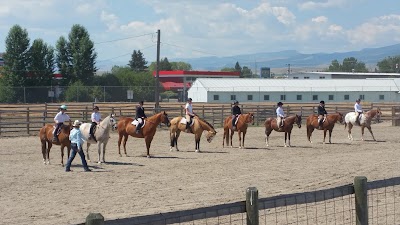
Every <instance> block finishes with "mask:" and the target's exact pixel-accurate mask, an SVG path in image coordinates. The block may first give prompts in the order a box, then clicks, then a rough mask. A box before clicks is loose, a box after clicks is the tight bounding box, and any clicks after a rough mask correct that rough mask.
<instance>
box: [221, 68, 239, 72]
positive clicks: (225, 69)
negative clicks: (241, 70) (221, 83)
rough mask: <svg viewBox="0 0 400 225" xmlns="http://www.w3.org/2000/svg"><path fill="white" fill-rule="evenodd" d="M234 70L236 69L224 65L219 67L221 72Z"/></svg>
mask: <svg viewBox="0 0 400 225" xmlns="http://www.w3.org/2000/svg"><path fill="white" fill-rule="evenodd" d="M234 71H236V69H235V68H232V67H224V68H222V69H221V72H234Z"/></svg>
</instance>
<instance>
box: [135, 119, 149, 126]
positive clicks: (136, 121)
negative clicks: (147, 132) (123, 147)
mask: <svg viewBox="0 0 400 225" xmlns="http://www.w3.org/2000/svg"><path fill="white" fill-rule="evenodd" d="M138 124H139V121H138V120H136V119H135V120H133V121H132V125H135V126H137V125H138ZM144 125H146V120H144V122H143V125H142V127H144ZM142 127H140V128H142Z"/></svg>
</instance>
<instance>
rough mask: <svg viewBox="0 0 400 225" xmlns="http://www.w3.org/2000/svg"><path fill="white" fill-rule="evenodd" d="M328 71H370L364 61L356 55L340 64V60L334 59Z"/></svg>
mask: <svg viewBox="0 0 400 225" xmlns="http://www.w3.org/2000/svg"><path fill="white" fill-rule="evenodd" d="M328 71H330V72H368V69H367V67H366V66H365V63H364V62H358V60H357V59H356V58H354V57H349V58H345V59H343V63H342V64H340V63H339V62H338V60H336V59H335V60H333V61H332V62H331V65H329V68H328Z"/></svg>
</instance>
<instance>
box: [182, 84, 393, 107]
mask: <svg viewBox="0 0 400 225" xmlns="http://www.w3.org/2000/svg"><path fill="white" fill-rule="evenodd" d="M399 87H400V79H399V78H395V79H334V80H330V79H318V80H312V79H305V80H304V79H303V80H300V79H299V80H293V79H244V78H199V79H197V80H196V81H195V82H194V83H193V84H192V87H191V88H190V89H189V90H188V97H190V98H192V99H193V101H194V102H209V103H228V102H232V101H233V100H238V101H239V102H264V101H271V102H278V101H285V102H319V101H321V100H324V101H328V102H354V101H355V100H356V99H357V98H360V99H362V100H364V101H367V102H397V101H400V93H399V91H400V89H399Z"/></svg>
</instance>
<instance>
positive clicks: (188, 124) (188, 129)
mask: <svg viewBox="0 0 400 225" xmlns="http://www.w3.org/2000/svg"><path fill="white" fill-rule="evenodd" d="M186 132H188V133H190V132H191V131H190V123H189V122H187V123H186Z"/></svg>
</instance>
